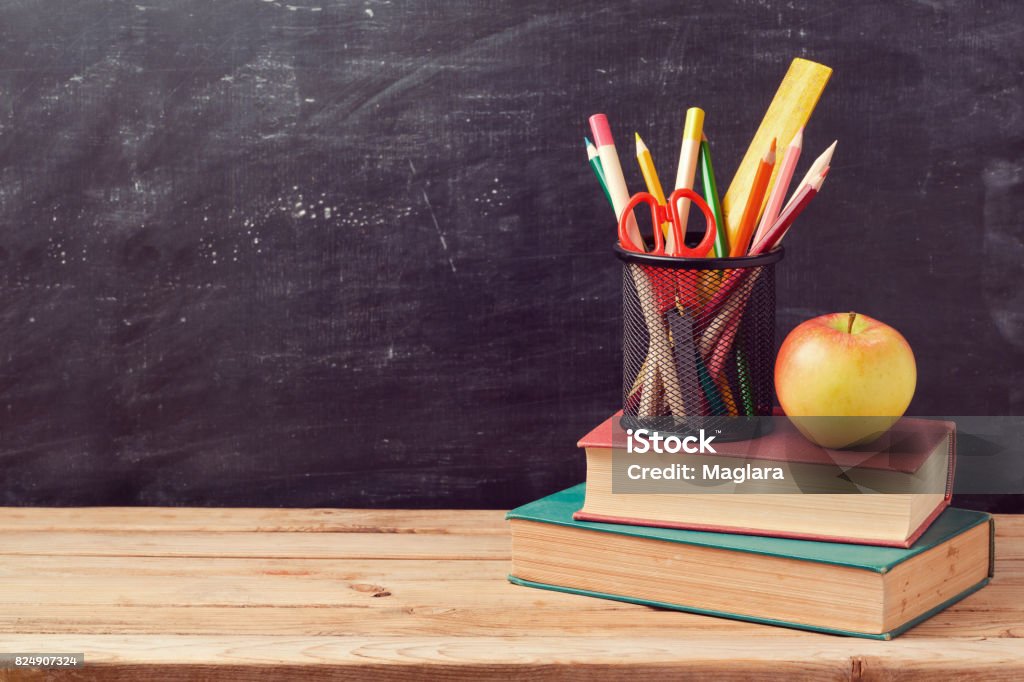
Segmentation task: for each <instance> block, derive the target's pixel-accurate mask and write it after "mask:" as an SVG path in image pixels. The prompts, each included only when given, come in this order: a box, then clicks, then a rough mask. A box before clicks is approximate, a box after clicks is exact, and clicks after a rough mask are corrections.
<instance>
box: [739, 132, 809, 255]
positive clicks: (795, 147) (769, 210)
mask: <svg viewBox="0 0 1024 682" xmlns="http://www.w3.org/2000/svg"><path fill="white" fill-rule="evenodd" d="M803 146H804V129H803V128H801V129H800V130H798V131H796V135H794V136H793V140H792V141H791V142H790V143H789V146H788V147H787V148H786V155H785V156H784V157H783V158H782V164H781V165H780V166H779V172H778V173H777V174H776V176H775V186H774V187H772V193H771V195H770V196H769V197H768V203H767V204H765V207H764V215H762V216H761V224H760V225H758V226H757V232H755V233H754V239H753V241H752V242H751V243H752V244H757V243H758V242H759V241H761V238H762V237H764V235H765V234H766V233H767V232H768V230H769V229H770V228H771V226H772V225H774V224H775V221H776V220H777V219H778V217H779V211H781V210H782V202H784V201H785V200H786V192H788V191H789V183H790V182H792V181H793V172H794V171H795V170H796V164H797V161H799V160H800V152H801V151H803Z"/></svg>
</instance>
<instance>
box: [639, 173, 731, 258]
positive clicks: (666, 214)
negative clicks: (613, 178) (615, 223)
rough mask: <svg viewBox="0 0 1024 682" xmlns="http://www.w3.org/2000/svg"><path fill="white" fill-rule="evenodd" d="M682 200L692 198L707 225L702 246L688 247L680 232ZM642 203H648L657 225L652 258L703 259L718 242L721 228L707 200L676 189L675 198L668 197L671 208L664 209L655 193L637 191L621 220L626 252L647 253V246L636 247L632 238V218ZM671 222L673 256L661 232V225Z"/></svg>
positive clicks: (694, 193)
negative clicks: (630, 232)
mask: <svg viewBox="0 0 1024 682" xmlns="http://www.w3.org/2000/svg"><path fill="white" fill-rule="evenodd" d="M683 199H689V200H690V201H692V202H693V203H694V204H696V205H697V208H699V209H700V210H701V213H703V214H704V222H705V223H706V227H705V229H704V238H703V239H701V240H700V243H699V244H697V246H694V247H693V248H690V247H688V246H686V243H685V237H686V235H684V234H683V233H682V230H681V229H680V227H679V226H680V224H681V222H682V221H681V220H680V218H679V202H680V201H682V200H683ZM640 204H647V206H648V207H649V208H650V209H651V223H652V224H653V225H654V249H653V250H652V251H650V253H651V255H654V256H676V257H679V258H703V257H704V256H705V255H706V254H707V253H708V251H709V250H711V245H712V244H714V243H715V235H716V234H717V231H718V225H717V224H716V223H715V215H714V214H713V213H712V212H711V207H709V206H708V204H707V202H706V201H704V199H703V197H701V196H700V195H699V194H697V193H696V192H694V191H693V190H692V189H677V190H676V191H674V192H672V196H670V197H669V198H668V206H664V205H662V204H660V203H658V200H657V199H656V198H655V197H654V195H653V194H650V193H649V192H637V193H636V194H634V195H633V196H631V197H630V198H629V203H627V204H626V208H625V209H624V210H623V211H622V215H621V216H620V217H619V244H620V245H621V246H622V248H624V249H626V250H627V251H634V252H636V253H645V252H647V250H646V249H645V248H644V247H645V245H644V244H634V243H633V240H632V239H630V237H629V230H628V229H627V228H628V224H629V218H630V216H632V215H633V212H634V211H635V210H636V207H637V206H639V205H640ZM664 223H668V225H669V229H670V230H672V239H673V242H674V244H675V249H674V252H673V253H666V252H665V239H664V236H663V235H662V232H661V225H663V224H664Z"/></svg>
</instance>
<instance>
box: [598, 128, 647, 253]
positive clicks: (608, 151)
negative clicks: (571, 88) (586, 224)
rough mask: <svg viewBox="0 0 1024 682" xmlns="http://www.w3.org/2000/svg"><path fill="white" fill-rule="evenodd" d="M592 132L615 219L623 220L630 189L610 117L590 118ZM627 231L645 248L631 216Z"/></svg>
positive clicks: (634, 220) (635, 242)
mask: <svg viewBox="0 0 1024 682" xmlns="http://www.w3.org/2000/svg"><path fill="white" fill-rule="evenodd" d="M590 132H592V133H593V134H594V143H595V144H596V145H597V154H598V156H599V157H600V159H601V168H602V169H603V170H604V179H605V182H606V183H607V185H608V194H609V195H610V196H611V199H612V207H613V208H614V209H615V219H616V220H619V219H621V218H622V212H623V211H624V210H625V209H626V204H628V203H629V189H627V187H626V178H625V177H624V176H623V175H622V164H620V163H619V154H618V152H616V151H615V139H614V138H613V137H612V129H611V127H610V126H609V125H608V117H606V116H605V115H604V114H594V115H593V116H591V117H590ZM626 231H627V233H628V234H629V238H630V240H632V241H633V243H634V244H636V245H638V246H639V247H640V248H644V240H643V239H641V237H640V228H639V227H637V224H636V218H635V217H634V216H632V215H631V216H629V218H628V222H627V223H626Z"/></svg>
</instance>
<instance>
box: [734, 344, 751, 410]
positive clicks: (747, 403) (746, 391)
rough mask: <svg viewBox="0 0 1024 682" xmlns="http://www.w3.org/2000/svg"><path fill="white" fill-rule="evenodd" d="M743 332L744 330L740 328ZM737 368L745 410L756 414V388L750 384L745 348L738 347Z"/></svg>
mask: <svg viewBox="0 0 1024 682" xmlns="http://www.w3.org/2000/svg"><path fill="white" fill-rule="evenodd" d="M740 333H741V334H742V333H743V331H742V330H740ZM736 369H737V374H738V375H739V378H740V397H741V398H742V399H743V412H744V414H746V415H748V416H753V415H754V414H756V411H755V409H754V389H753V387H751V385H750V366H749V365H748V364H747V356H746V355H745V354H744V353H743V349H742V348H740V347H739V346H737V347H736Z"/></svg>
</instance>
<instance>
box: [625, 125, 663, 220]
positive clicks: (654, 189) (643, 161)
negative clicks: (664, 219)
mask: <svg viewBox="0 0 1024 682" xmlns="http://www.w3.org/2000/svg"><path fill="white" fill-rule="evenodd" d="M634 135H636V162H637V163H638V164H640V172H641V173H642V174H643V176H644V183H646V184H647V191H648V192H650V193H651V194H652V195H653V196H654V198H655V199H657V200H658V203H659V204H661V205H662V206H664V205H665V190H663V189H662V188H661V180H659V179H658V171H657V170H655V169H654V159H653V158H652V157H651V150H650V149H648V148H647V145H645V144H644V141H643V140H642V139H640V133H634ZM669 227H670V225H669V224H668V223H662V224H661V231H662V232H664V233H665V237H666V238H667V237H668V231H669Z"/></svg>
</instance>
